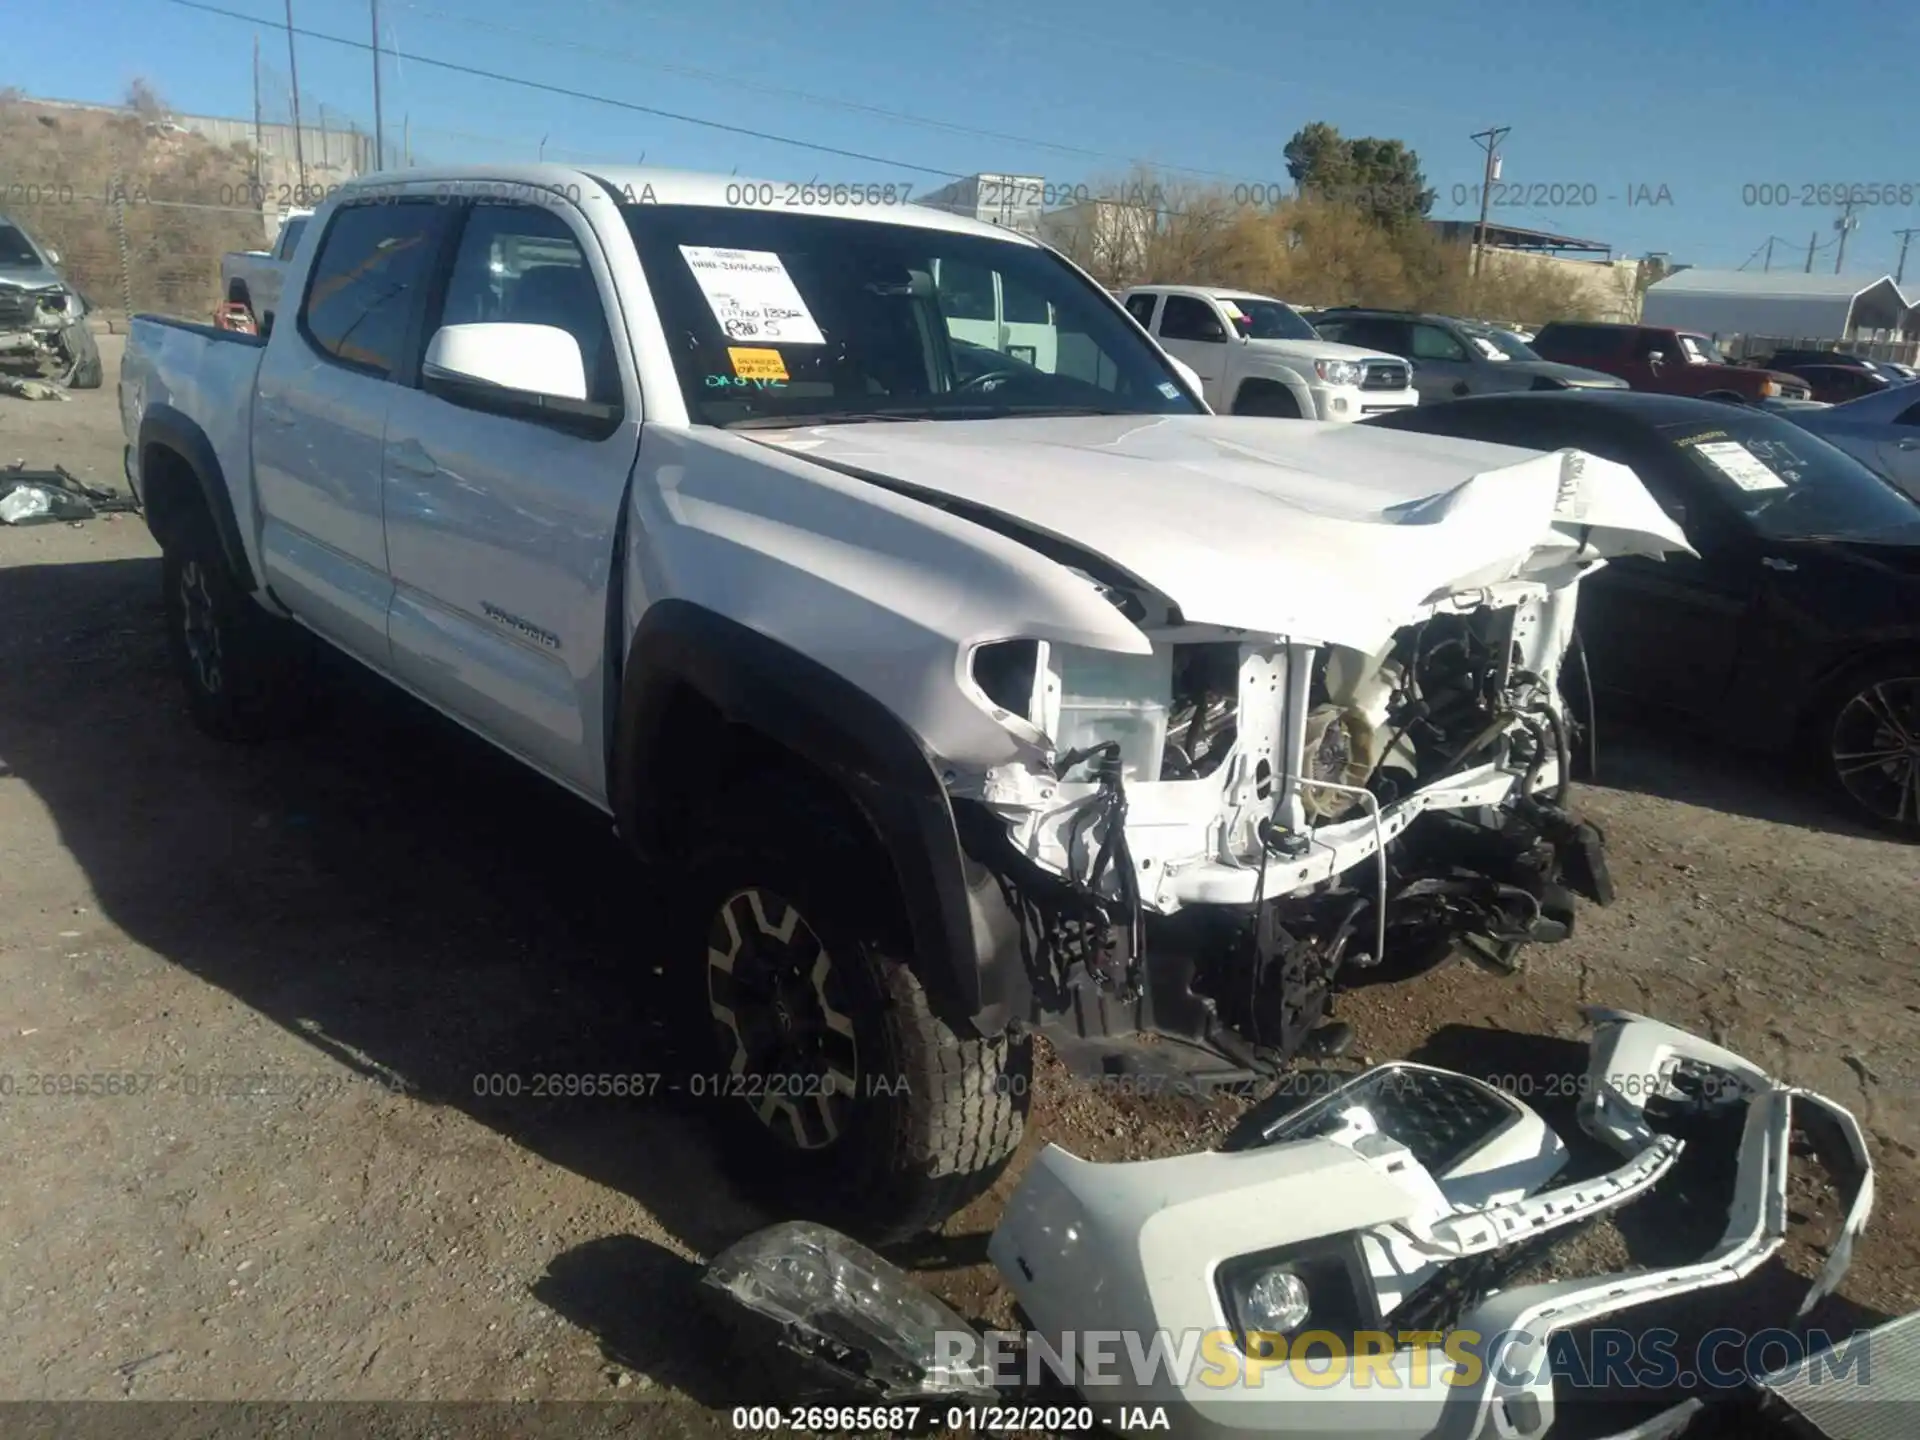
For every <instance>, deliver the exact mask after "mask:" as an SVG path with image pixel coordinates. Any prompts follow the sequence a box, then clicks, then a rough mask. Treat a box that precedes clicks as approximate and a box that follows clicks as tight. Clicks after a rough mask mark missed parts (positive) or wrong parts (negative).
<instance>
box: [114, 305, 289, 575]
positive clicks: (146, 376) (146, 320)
mask: <svg viewBox="0 0 1920 1440" xmlns="http://www.w3.org/2000/svg"><path fill="white" fill-rule="evenodd" d="M265 346H266V342H265V341H264V340H263V339H261V338H260V337H259V336H257V335H247V334H244V333H242V332H240V331H237V330H220V329H216V328H215V327H214V326H212V325H205V324H201V323H199V322H197V321H193V320H176V319H173V318H171V317H169V316H165V315H136V316H134V317H133V323H132V325H131V327H130V328H129V331H128V334H127V349H126V355H125V357H124V358H123V359H122V361H121V362H120V423H121V428H122V430H123V432H124V433H125V435H126V439H127V450H128V453H127V479H128V481H129V483H131V484H132V486H133V489H134V493H135V494H136V495H140V496H141V497H142V499H144V498H145V495H144V491H143V488H142V482H141V477H140V464H141V455H140V450H141V428H142V426H143V424H144V423H145V422H146V421H147V419H148V417H149V416H153V417H155V423H156V424H161V423H165V418H166V417H165V412H167V411H177V412H179V414H180V415H182V416H185V417H191V419H192V420H193V421H194V422H195V423H197V424H198V425H199V427H200V428H201V429H202V430H204V431H205V432H206V436H207V440H208V442H209V443H210V444H211V445H212V447H213V452H214V458H215V460H216V461H217V462H218V463H219V466H220V469H221V472H222V478H223V479H224V480H225V483H226V485H227V488H228V490H229V491H230V493H231V494H232V497H233V506H234V512H235V513H234V518H235V519H236V520H238V521H239V524H240V533H241V536H242V537H243V539H244V541H245V544H246V548H247V551H248V559H249V560H250V561H252V562H254V563H256V564H257V563H258V559H259V557H258V555H257V554H255V553H254V551H255V542H254V536H255V533H256V527H255V524H254V507H253V443H252V424H253V397H254V390H255V381H256V380H257V379H258V377H259V373H260V359H261V355H262V353H263V351H264V349H265Z"/></svg>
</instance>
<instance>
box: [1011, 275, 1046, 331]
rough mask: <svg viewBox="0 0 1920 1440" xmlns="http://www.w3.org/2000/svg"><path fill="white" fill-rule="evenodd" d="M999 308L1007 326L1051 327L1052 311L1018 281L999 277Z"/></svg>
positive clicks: (1044, 302)
mask: <svg viewBox="0 0 1920 1440" xmlns="http://www.w3.org/2000/svg"><path fill="white" fill-rule="evenodd" d="M1000 306H1001V309H1002V310H1003V311H1004V312H1005V314H1004V315H1002V317H1001V318H1002V319H1004V320H1005V321H1006V322H1007V324H1009V325H1051V324H1052V323H1053V311H1052V309H1051V308H1049V306H1048V305H1047V302H1046V301H1044V300H1042V299H1041V298H1040V297H1039V296H1038V295H1036V294H1034V293H1033V292H1032V291H1031V290H1029V289H1027V287H1026V286H1024V285H1022V284H1021V283H1020V282H1019V281H1018V280H1010V279H1008V278H1007V277H1006V276H1005V275H1002V276H1001V277H1000Z"/></svg>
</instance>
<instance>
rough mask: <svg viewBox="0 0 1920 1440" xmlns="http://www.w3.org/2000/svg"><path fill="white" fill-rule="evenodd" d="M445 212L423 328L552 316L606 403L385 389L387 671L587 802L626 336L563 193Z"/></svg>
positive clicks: (632, 414) (594, 776) (631, 435)
mask: <svg viewBox="0 0 1920 1440" xmlns="http://www.w3.org/2000/svg"><path fill="white" fill-rule="evenodd" d="M451 208H452V210H453V212H454V215H455V217H456V219H455V223H458V224H460V225H461V227H462V228H461V232H460V237H459V241H458V245H457V248H456V249H455V251H454V258H453V265H452V270H451V272H450V273H449V274H448V276H447V279H446V284H445V287H444V290H445V293H444V295H443V296H442V298H441V299H440V302H439V304H438V305H437V307H435V310H434V313H432V314H430V316H429V323H428V324H427V325H426V326H424V327H423V331H422V333H423V335H430V334H431V333H432V332H433V331H434V330H435V329H437V328H438V327H439V326H441V325H452V324H462V323H468V324H473V323H483V322H503V323H509V324H511V323H519V324H533V325H550V326H557V327H559V328H560V329H563V330H566V331H567V332H568V333H570V334H571V335H572V336H573V337H574V339H575V341H576V342H577V343H578V344H579V346H580V353H581V358H582V360H583V361H584V363H585V366H586V372H587V384H588V399H590V400H595V401H600V402H604V403H608V404H613V405H616V406H617V407H618V415H617V417H616V418H615V419H614V420H612V421H609V422H607V423H605V424H603V425H600V426H598V427H597V429H596V430H595V431H594V432H593V433H584V432H583V431H582V430H581V429H579V428H577V426H576V424H575V422H569V421H565V420H562V419H559V418H555V419H552V420H547V419H531V418H527V417H526V416H524V415H523V414H507V413H495V412H492V411H489V410H487V409H486V408H484V405H483V402H478V401H475V402H470V403H455V402H454V401H453V400H450V399H444V398H442V397H440V396H438V395H434V394H430V393H428V392H427V391H426V390H424V389H422V388H420V387H418V386H417V385H416V386H414V387H412V388H408V389H404V390H398V391H396V392H395V397H394V402H393V406H392V409H391V412H390V414H389V416H388V420H387V431H386V446H385V457H384V474H385V490H386V517H387V554H388V559H389V563H390V565H391V567H392V574H393V581H394V589H393V601H392V608H391V613H390V615H389V619H388V627H389V632H390V634H391V635H392V640H393V666H394V669H395V671H396V673H397V674H398V675H399V676H400V678H401V679H402V680H404V681H405V682H406V683H408V684H410V685H411V686H413V687H414V688H415V689H416V690H418V691H419V692H420V693H421V694H422V695H424V696H425V697H427V698H428V699H429V700H432V701H433V702H435V703H436V704H438V705H440V706H441V707H442V708H444V709H445V710H447V711H448V712H449V713H451V714H452V715H454V716H455V717H457V718H460V719H463V720H466V721H468V722H469V723H471V724H473V725H474V726H475V727H476V728H478V729H479V730H481V731H482V732H483V733H485V734H486V735H488V736H489V737H490V738H492V739H494V740H495V741H496V742H498V743H500V744H503V745H505V746H506V747H508V748H509V749H512V750H515V751H517V752H519V753H520V754H521V755H522V756H524V757H525V758H526V759H527V760H528V761H529V762H530V763H532V764H533V765H535V766H536V767H537V768H539V769H541V770H543V771H545V772H546V773H547V774H549V775H551V776H552V777H553V778H555V779H557V780H559V781H561V782H562V783H564V784H567V785H569V786H570V787H572V788H573V789H575V790H576V791H578V792H580V793H581V794H584V795H586V796H587V797H588V798H589V799H593V800H596V801H601V800H604V798H605V794H606V776H605V774H604V770H605V760H604V756H605V741H606V737H605V729H606V726H605V709H604V703H603V702H604V686H605V685H606V683H607V679H608V669H607V665H606V651H607V636H608V615H607V593H608V582H609V579H610V571H611V567H612V564H613V557H614V535H615V532H616V529H617V526H618V523H619V519H620V514H621V509H622V507H623V505H624V502H625V498H626V493H627V481H628V476H629V475H630V474H631V473H632V470H633V465H634V459H635V455H636V452H637V448H638V444H639V422H640V403H639V401H640V397H639V393H638V390H637V388H636V387H634V386H633V385H632V384H631V383H630V382H629V381H628V380H627V378H626V377H628V376H631V375H632V373H633V367H632V362H631V358H630V356H629V353H628V347H627V344H626V339H625V336H624V334H623V333H621V332H618V331H616V330H615V329H614V328H613V327H612V326H611V325H610V324H609V321H608V316H609V314H613V313H618V312H617V311H613V310H611V309H610V307H609V306H608V304H607V300H608V298H609V297H610V296H611V295H612V294H613V287H612V281H611V278H610V276H609V274H608V270H607V265H606V261H605V259H604V256H603V254H602V252H601V248H600V243H599V241H598V239H597V238H596V237H595V235H594V234H593V231H592V229H591V227H590V226H589V225H588V224H587V222H586V220H585V217H584V216H582V215H581V214H580V213H579V212H578V211H576V210H574V209H573V208H572V207H570V206H563V205H560V204H557V203H553V204H547V203H542V204H538V205H507V204H479V205H466V206H455V207H451ZM422 345H423V348H424V340H423V342H422ZM476 407H479V408H476Z"/></svg>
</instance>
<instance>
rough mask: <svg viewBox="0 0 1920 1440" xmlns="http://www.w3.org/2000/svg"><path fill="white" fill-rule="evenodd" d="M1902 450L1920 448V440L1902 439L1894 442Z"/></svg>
mask: <svg viewBox="0 0 1920 1440" xmlns="http://www.w3.org/2000/svg"><path fill="white" fill-rule="evenodd" d="M1893 443H1894V444H1895V445H1897V446H1899V447H1900V448H1901V449H1902V450H1920V440H1912V439H1901V440H1896V441H1894V442H1893Z"/></svg>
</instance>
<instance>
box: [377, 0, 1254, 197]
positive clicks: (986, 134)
mask: <svg viewBox="0 0 1920 1440" xmlns="http://www.w3.org/2000/svg"><path fill="white" fill-rule="evenodd" d="M406 8H407V9H408V10H410V11H411V12H413V13H414V14H416V15H422V16H426V17H429V18H431V19H434V20H439V21H442V22H444V23H446V24H450V25H460V26H464V27H466V28H468V29H471V30H481V31H486V32H488V33H490V34H495V35H509V36H512V37H514V38H515V39H520V40H525V41H528V42H530V43H532V44H535V45H543V46H546V47H548V48H549V49H555V50H571V51H577V52H584V53H586V54H589V55H599V56H603V57H605V58H608V59H612V60H619V61H622V62H624V63H626V64H629V65H634V66H637V67H639V68H641V69H645V70H656V71H659V72H660V73H662V74H666V75H684V76H687V77H688V78H690V79H694V80H702V81H706V82H708V83H710V84H715V85H731V86H733V87H735V88H737V89H740V90H745V91H749V92H751V93H753V94H757V95H774V96H778V97H780V98H782V99H788V100H800V101H804V102H805V103H807V104H809V105H820V106H825V107H827V108H829V109H834V110H844V111H848V112H850V113H853V114H858V115H873V116H876V117H878V118H880V119H883V120H894V121H898V122H900V123H902V124H906V125H919V126H922V127H924V128H926V129H929V130H939V131H944V132H946V133H948V134H953V135H971V136H976V137H978V138H980V139H984V140H999V141H1004V142H1006V143H1008V144H1012V145H1028V146H1032V147H1034V148H1035V149H1041V150H1052V151H1056V152H1057V153H1059V154H1062V155H1079V156H1083V157H1085V158H1087V159H1092V160H1117V161H1119V162H1121V163H1123V164H1128V165H1147V166H1151V167H1153V168H1155V169H1159V170H1168V171H1172V172H1174V173H1176V174H1181V175H1200V176H1205V177H1207V178H1209V179H1215V180H1246V179H1248V178H1249V177H1248V176H1245V175H1239V174H1235V173H1232V172H1229V171H1225V170H1204V169H1201V168H1199V167H1197V166H1193V165H1173V164H1170V163H1168V162H1167V161H1164V160H1155V159H1153V158H1152V157H1150V156H1138V155H1122V154H1120V153H1119V152H1117V151H1112V150H1095V149H1091V148H1089V147H1087V146H1084V145H1068V144H1065V143H1063V142H1061V141H1057V140H1039V139H1035V138H1034V137H1033V136H1031V135H1015V134H1011V133H1009V132H1007V131H1004V130H986V129H982V128H981V127H979V126H977V125H962V124H959V123H958V122H956V121H951V120H936V119H933V118H932V117H930V116H925V115H914V114H910V113H908V112H907V111H904V110H891V109H888V108H887V107H885V106H882V105H868V104H864V103H862V102H861V101H858V100H841V99H838V98H835V97H833V96H829V95H815V94H812V93H810V92H809V91H805V90H795V89H792V88H790V87H788V86H784V85H763V84H759V83H757V82H755V81H751V80H741V79H739V78H737V77H735V76H732V75H723V74H721V73H720V72H718V71H715V70H703V69H700V68H699V67H697V66H693V65H674V64H668V63H666V62H663V61H659V60H648V59H645V58H644V57H642V56H640V55H636V54H635V53H634V52H633V51H631V50H616V49H612V48H610V47H608V46H605V45H589V44H586V43H584V42H581V41H577V40H562V39H558V38H556V37H554V36H552V35H549V34H545V33H543V32H541V31H537V30H527V29H522V28H521V27H519V26H515V25H496V24H492V23H490V22H488V21H485V20H475V19H473V18H471V17H470V16H466V15H460V14H456V13H453V12H450V11H446V10H435V9H432V8H430V7H428V6H424V5H411V4H410V5H407V6H406Z"/></svg>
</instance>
